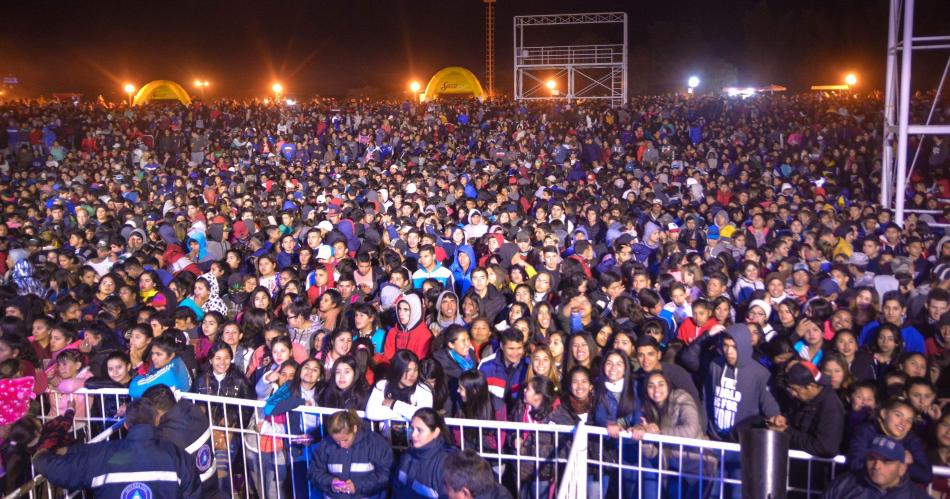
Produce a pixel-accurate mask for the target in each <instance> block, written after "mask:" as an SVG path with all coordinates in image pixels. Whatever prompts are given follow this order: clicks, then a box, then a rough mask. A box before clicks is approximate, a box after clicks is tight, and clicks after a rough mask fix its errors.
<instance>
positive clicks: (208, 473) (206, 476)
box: [200, 463, 218, 482]
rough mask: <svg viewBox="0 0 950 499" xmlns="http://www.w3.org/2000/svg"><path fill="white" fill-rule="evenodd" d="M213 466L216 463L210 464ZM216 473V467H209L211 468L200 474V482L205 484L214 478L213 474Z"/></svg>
mask: <svg viewBox="0 0 950 499" xmlns="http://www.w3.org/2000/svg"><path fill="white" fill-rule="evenodd" d="M214 464H216V463H212V465H214ZM216 471H218V467H217V466H211V467H209V468H208V469H207V470H206V471H205V472H204V473H202V474H201V476H200V478H201V481H202V482H206V481H208V480H210V479H211V477H212V476H214V473H215V472H216Z"/></svg>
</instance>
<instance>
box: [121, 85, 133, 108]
mask: <svg viewBox="0 0 950 499" xmlns="http://www.w3.org/2000/svg"><path fill="white" fill-rule="evenodd" d="M123 88H124V90H125V93H127V94H129V107H132V94H134V93H135V85H133V84H131V83H126V84H125V87H123Z"/></svg>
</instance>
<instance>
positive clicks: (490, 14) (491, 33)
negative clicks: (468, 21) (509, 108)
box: [482, 0, 495, 97]
mask: <svg viewBox="0 0 950 499" xmlns="http://www.w3.org/2000/svg"><path fill="white" fill-rule="evenodd" d="M482 1H483V2H485V84H486V86H487V87H488V88H487V89H486V90H487V91H488V96H489V97H494V96H495V0H482Z"/></svg>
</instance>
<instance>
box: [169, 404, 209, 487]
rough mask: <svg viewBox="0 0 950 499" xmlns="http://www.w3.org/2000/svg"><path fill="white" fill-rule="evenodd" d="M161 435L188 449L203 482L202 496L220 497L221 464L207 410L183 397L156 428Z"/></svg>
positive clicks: (198, 476) (196, 471) (196, 472)
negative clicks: (219, 469) (218, 472)
mask: <svg viewBox="0 0 950 499" xmlns="http://www.w3.org/2000/svg"><path fill="white" fill-rule="evenodd" d="M156 434H157V435H158V438H161V439H162V440H167V441H169V442H171V443H173V444H175V445H177V446H178V447H180V448H182V449H184V450H185V452H186V453H187V454H188V456H189V457H190V458H191V462H192V464H193V465H194V467H195V474H196V476H197V480H198V481H199V482H200V483H201V496H202V497H205V498H208V497H217V495H218V480H217V477H216V476H215V473H216V472H217V465H216V463H215V459H214V448H213V447H212V441H211V425H210V424H209V423H208V416H207V414H205V413H203V412H201V409H198V406H196V405H195V404H193V403H192V402H191V401H189V400H184V399H181V400H179V401H178V402H176V403H175V406H174V407H172V408H171V409H170V410H169V411H168V412H166V413H165V414H164V415H163V416H162V419H161V421H159V423H158V428H156Z"/></svg>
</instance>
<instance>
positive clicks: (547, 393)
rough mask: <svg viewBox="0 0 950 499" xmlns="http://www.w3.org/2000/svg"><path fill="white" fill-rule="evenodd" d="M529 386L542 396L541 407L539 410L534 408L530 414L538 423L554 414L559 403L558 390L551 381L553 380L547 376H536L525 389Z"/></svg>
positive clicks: (530, 410)
mask: <svg viewBox="0 0 950 499" xmlns="http://www.w3.org/2000/svg"><path fill="white" fill-rule="evenodd" d="M528 386H530V387H531V389H532V390H534V392H535V393H537V394H538V395H541V405H540V406H539V407H538V408H533V407H532V408H531V409H529V414H531V417H532V418H534V419H535V420H537V421H544V420H545V419H547V418H548V416H550V415H551V413H552V412H554V408H555V407H556V406H557V403H558V398H557V390H556V389H555V385H554V382H553V381H551V378H548V377H546V376H535V377H533V378H531V379H530V380H528V383H527V384H526V385H525V388H527V387H528Z"/></svg>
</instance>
